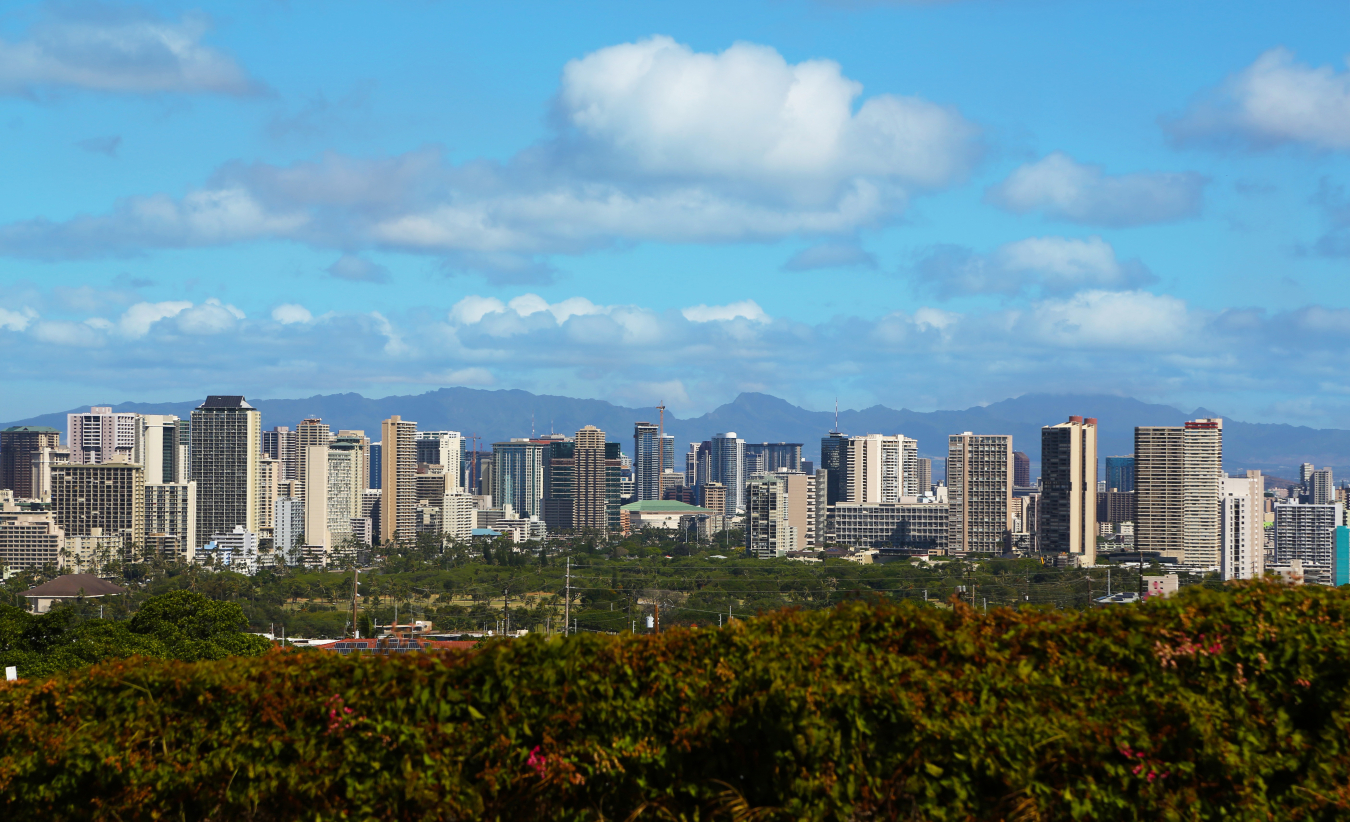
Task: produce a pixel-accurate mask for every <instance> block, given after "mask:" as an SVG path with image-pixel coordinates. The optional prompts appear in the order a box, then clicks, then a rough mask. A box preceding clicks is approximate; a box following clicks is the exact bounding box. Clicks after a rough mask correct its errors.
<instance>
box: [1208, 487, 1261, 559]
mask: <svg viewBox="0 0 1350 822" xmlns="http://www.w3.org/2000/svg"><path fill="white" fill-rule="evenodd" d="M1263 485H1264V483H1263V482H1262V479H1261V472H1260V471H1248V472H1247V476H1245V477H1226V478H1225V479H1224V480H1223V497H1222V499H1221V503H1220V512H1219V513H1220V525H1219V533H1220V541H1221V544H1222V552H1221V554H1220V558H1219V573H1220V575H1221V576H1222V578H1223V579H1224V580H1225V581H1227V580H1232V579H1260V578H1261V577H1262V576H1264V575H1265V525H1264V522H1263V520H1264V516H1265V514H1264V510H1263V505H1262V501H1263V497H1264V488H1263Z"/></svg>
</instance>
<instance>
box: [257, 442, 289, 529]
mask: <svg viewBox="0 0 1350 822" xmlns="http://www.w3.org/2000/svg"><path fill="white" fill-rule="evenodd" d="M263 433H264V434H266V433H267V432H266V431H264V432H263ZM285 472H286V469H285V468H284V467H282V465H281V460H278V459H273V458H272V457H270V456H268V455H267V452H266V451H264V452H263V453H262V454H260V455H259V456H258V495H257V497H258V539H259V540H264V539H266V540H275V539H276V533H275V528H276V500H277V497H279V496H280V495H281V484H282V483H283V482H285V480H283V479H282V478H281V477H282V475H283V474H284V473H285ZM274 544H275V543H274Z"/></svg>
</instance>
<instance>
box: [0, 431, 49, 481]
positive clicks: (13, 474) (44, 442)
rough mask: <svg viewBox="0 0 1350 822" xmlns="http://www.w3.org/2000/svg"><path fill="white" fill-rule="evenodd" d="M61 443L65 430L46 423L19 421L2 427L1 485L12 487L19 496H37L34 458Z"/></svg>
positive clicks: (0, 434) (0, 439)
mask: <svg viewBox="0 0 1350 822" xmlns="http://www.w3.org/2000/svg"><path fill="white" fill-rule="evenodd" d="M60 446H61V434H60V432H58V431H57V430H56V429H55V428H48V427H47V426H44V425H16V426H13V427H10V428H6V429H5V430H4V431H0V489H9V490H10V491H13V492H14V496H15V498H17V499H37V498H39V496H40V494H39V493H38V492H37V491H35V489H34V483H33V458H34V457H35V456H37V457H38V458H39V459H40V458H41V456H40V455H41V454H42V452H43V451H55V450H56V449H57V448H59V447H60Z"/></svg>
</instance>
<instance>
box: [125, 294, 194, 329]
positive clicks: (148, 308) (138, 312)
mask: <svg viewBox="0 0 1350 822" xmlns="http://www.w3.org/2000/svg"><path fill="white" fill-rule="evenodd" d="M191 307H192V303H190V302H187V301H186V300H170V301H168V302H161V303H136V304H135V305H133V306H131V307H130V308H128V309H127V310H126V311H125V312H123V314H122V318H121V319H120V320H119V321H118V327H119V328H120V329H121V331H122V333H123V334H125V335H126V336H128V337H144V336H145V335H146V334H148V333H149V332H150V327H151V326H153V325H154V324H155V323H157V322H159V321H160V320H163V319H167V318H169V317H176V316H178V314H180V313H182V312H183V311H186V310H187V309H189V308H191Z"/></svg>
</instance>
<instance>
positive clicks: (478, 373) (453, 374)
mask: <svg viewBox="0 0 1350 822" xmlns="http://www.w3.org/2000/svg"><path fill="white" fill-rule="evenodd" d="M427 382H430V383H432V384H434V385H467V386H488V385H495V384H496V382H497V381H496V379H495V378H494V377H493V376H492V372H491V371H489V370H487V369H486V368H456V369H454V370H452V371H446V372H443V373H440V374H431V375H430V376H429V378H428V380H427Z"/></svg>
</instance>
